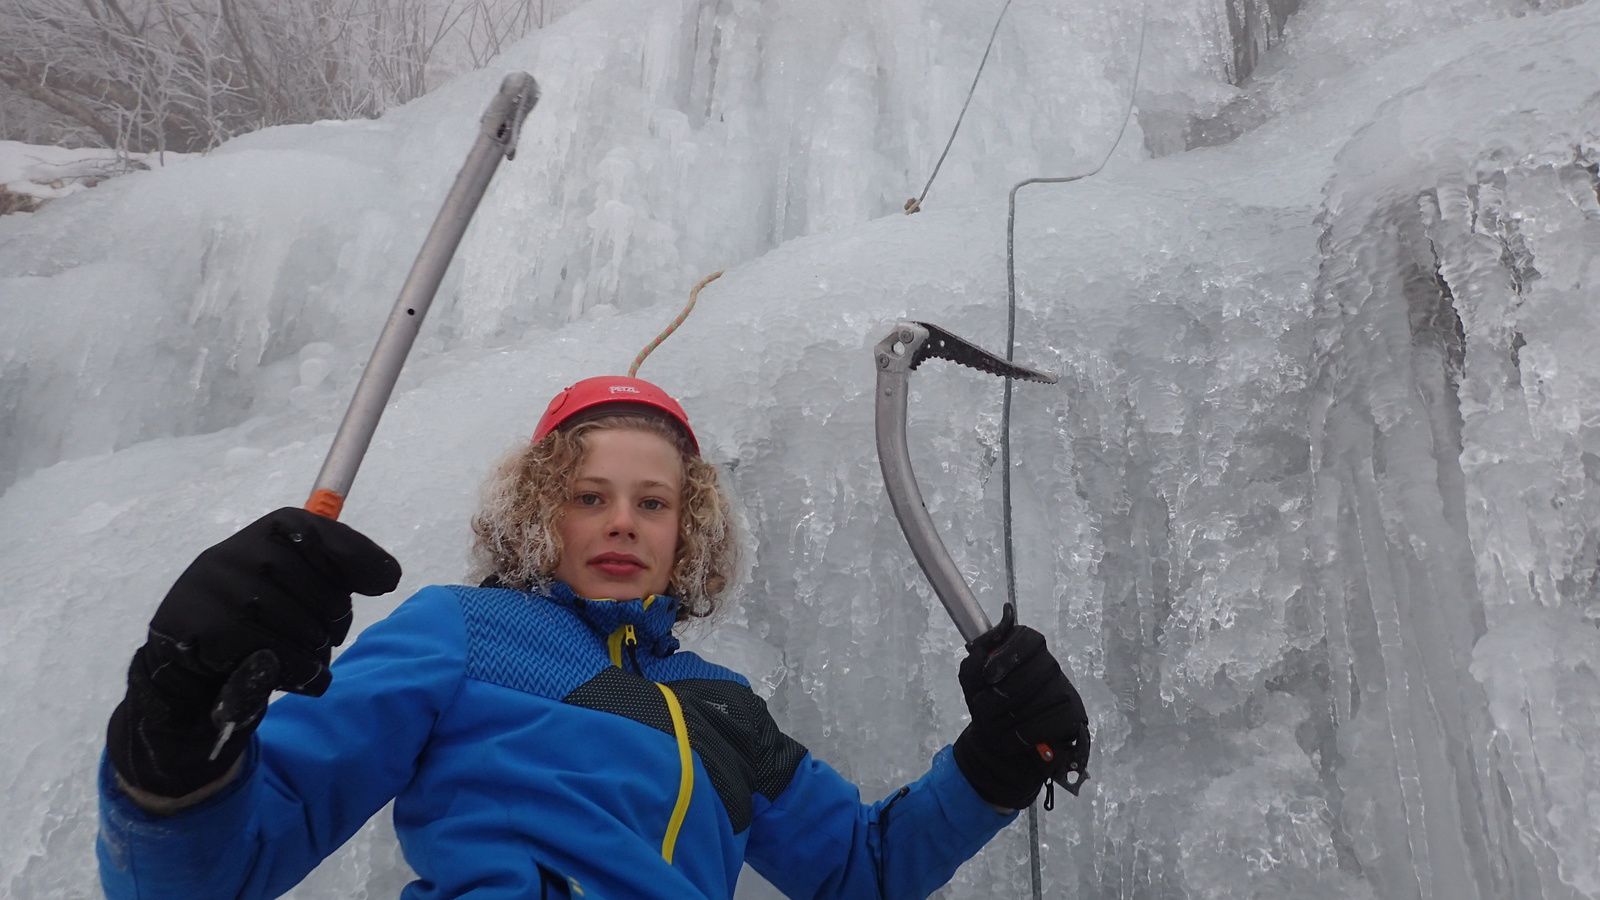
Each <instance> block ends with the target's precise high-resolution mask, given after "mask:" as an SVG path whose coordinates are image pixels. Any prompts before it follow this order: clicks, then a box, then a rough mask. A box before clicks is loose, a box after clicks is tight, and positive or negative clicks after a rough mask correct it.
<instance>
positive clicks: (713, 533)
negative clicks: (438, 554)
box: [469, 413, 739, 622]
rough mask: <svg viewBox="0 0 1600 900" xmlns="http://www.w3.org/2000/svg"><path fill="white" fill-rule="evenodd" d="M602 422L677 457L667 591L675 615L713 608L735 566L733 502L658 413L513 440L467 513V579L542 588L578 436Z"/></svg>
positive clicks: (554, 554) (555, 555)
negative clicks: (663, 444)
mask: <svg viewBox="0 0 1600 900" xmlns="http://www.w3.org/2000/svg"><path fill="white" fill-rule="evenodd" d="M603 428H626V429H631V430H634V431H643V432H647V433H649V434H656V435H660V436H661V437H663V438H665V439H667V440H668V441H669V442H671V443H672V445H673V446H675V447H677V448H678V452H679V454H680V456H681V457H682V459H683V497H682V500H681V505H680V506H679V509H680V510H681V515H680V517H679V524H678V551H677V557H676V559H674V560H673V565H672V575H671V578H670V580H669V581H668V585H667V592H668V593H670V594H672V595H673V596H674V597H677V598H678V601H679V606H678V621H680V622H683V621H687V620H689V619H691V618H705V617H707V616H710V615H711V614H713V613H715V612H716V611H717V608H718V606H719V605H720V603H721V602H722V599H723V595H724V593H725V592H726V591H727V589H728V588H729V586H730V585H731V584H732V582H733V576H734V570H735V567H736V566H737V565H738V547H739V541H738V535H737V534H736V533H735V529H734V526H733V522H734V518H733V511H732V507H731V506H730V505H729V503H728V498H727V496H726V495H725V494H724V493H723V491H722V487H721V485H720V484H719V483H718V481H717V470H716V468H715V467H713V466H712V465H711V464H710V463H708V462H706V461H705V460H704V459H701V458H700V456H699V455H698V454H697V453H695V452H694V449H693V448H692V447H691V446H690V444H689V442H688V440H687V438H686V436H685V435H684V433H683V432H682V431H681V430H680V429H678V428H677V427H675V426H674V425H672V424H670V423H668V422H667V421H666V420H664V419H662V418H660V417H659V416H652V415H638V414H629V413H623V414H619V415H606V416H601V417H599V418H594V419H590V420H588V421H585V422H581V423H579V424H577V425H574V426H572V427H570V428H564V429H557V430H556V431H553V432H551V433H550V434H549V435H547V436H546V437H545V438H544V440H542V441H539V442H538V443H535V444H530V445H524V446H519V447H516V448H515V449H513V450H512V451H511V452H509V453H507V454H506V455H505V456H504V457H502V458H501V460H500V462H499V463H498V464H497V465H496V466H495V468H494V471H493V472H492V473H490V475H489V478H488V480H487V481H486V482H485V484H484V488H483V503H482V505H481V506H480V507H479V509H478V512H477V514H476V515H474V516H473V517H472V533H473V542H472V563H471V571H470V573H469V574H470V577H471V578H472V580H473V581H476V582H482V581H485V580H488V579H494V580H495V581H497V582H499V583H500V584H502V585H505V586H507V587H512V588H517V589H520V590H535V591H536V590H543V589H545V588H547V587H548V586H549V585H550V582H551V581H552V579H553V578H554V575H553V573H554V572H555V569H556V565H557V563H559V562H560V560H561V551H562V547H561V535H560V533H559V532H558V531H557V530H556V522H557V521H558V520H559V519H560V518H561V515H562V513H563V510H565V509H566V505H567V501H568V500H569V499H570V498H571V496H572V483H573V480H574V479H575V478H576V477H577V473H578V469H579V467H580V466H581V465H582V463H583V460H584V457H585V455H586V454H587V453H588V448H587V446H586V444H585V442H584V436H585V435H587V434H589V433H591V432H594V431H599V430H600V429H603Z"/></svg>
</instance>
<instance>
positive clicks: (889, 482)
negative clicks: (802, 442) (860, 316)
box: [874, 322, 1056, 643]
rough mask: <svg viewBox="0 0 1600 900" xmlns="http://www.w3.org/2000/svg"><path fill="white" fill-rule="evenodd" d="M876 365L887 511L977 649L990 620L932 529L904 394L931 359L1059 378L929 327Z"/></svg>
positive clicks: (900, 331)
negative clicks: (913, 454)
mask: <svg viewBox="0 0 1600 900" xmlns="http://www.w3.org/2000/svg"><path fill="white" fill-rule="evenodd" d="M874 356H875V357H876V360H877V366H878V399H877V404H876V407H877V411H876V424H877V432H878V465H880V466H881V467H882V468H883V484H884V487H885V488H887V489H888V491H889V505H890V506H892V507H894V517H895V518H896V519H898V520H899V521H900V530H902V531H904V532H905V535H906V542H907V543H909V544H910V545H911V555H912V556H914V557H916V559H917V565H919V566H921V567H922V573H923V574H924V575H926V576H928V583H929V584H931V585H933V592H934V594H936V595H937V596H938V597H939V602H940V603H943V604H944V608H945V611H946V612H948V613H950V618H951V619H952V620H954V621H955V623H956V630H957V631H959V632H961V639H962V640H963V641H966V642H967V643H971V642H972V641H973V640H974V639H975V638H977V637H978V635H980V634H983V633H984V632H985V631H988V630H989V627H990V624H989V617H988V616H987V615H985V614H984V612H983V607H981V606H979V605H978V599H977V598H976V597H974V596H973V594H972V588H971V587H970V586H969V585H968V584H967V580H966V579H965V578H963V577H962V576H961V571H960V570H959V569H957V568H956V564H955V560H953V559H951V558H950V551H949V550H947V549H945V546H944V541H942V540H940V539H939V533H938V532H937V531H935V530H934V527H933V517H932V516H930V515H928V509H927V506H926V505H924V504H923V502H922V491H921V490H919V489H918V488H917V478H916V475H915V474H914V473H913V472H912V471H911V452H910V448H909V447H908V446H907V444H906V395H907V394H908V393H909V392H910V381H911V372H912V370H913V369H915V368H916V367H917V366H919V365H921V364H922V363H923V361H924V360H927V359H945V360H949V361H951V362H954V363H960V364H961V365H964V366H970V367H972V368H974V369H978V370H979V371H982V372H988V373H989V374H991V375H1000V376H1002V377H1007V378H1019V379H1023V380H1025V381H1041V382H1044V383H1046V384H1054V383H1055V381H1056V377H1055V376H1054V375H1051V374H1049V373H1047V372H1040V371H1037V370H1034V369H1029V368H1027V367H1025V366H1019V365H1016V364H1015V363H1011V362H1007V361H1006V360H1004V359H1001V358H1000V357H998V356H995V355H994V354H992V353H989V352H988V351H986V350H984V349H982V348H980V347H978V346H977V345H975V344H973V343H972V342H970V341H968V340H966V339H965V338H961V337H957V336H956V335H954V334H952V333H950V332H948V331H945V330H944V329H943V328H940V327H939V326H937V325H930V324H928V323H926V322H901V323H900V324H898V325H896V326H895V327H894V330H893V331H892V332H890V333H889V336H888V337H886V338H884V339H883V340H881V341H879V342H878V346H877V348H876V349H875V350H874Z"/></svg>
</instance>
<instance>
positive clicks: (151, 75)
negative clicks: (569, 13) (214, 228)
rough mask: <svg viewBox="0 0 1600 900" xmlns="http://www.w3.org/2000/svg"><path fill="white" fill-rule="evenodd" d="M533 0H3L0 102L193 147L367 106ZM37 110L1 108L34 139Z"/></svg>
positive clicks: (501, 34) (113, 135) (127, 137)
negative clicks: (446, 50)
mask: <svg viewBox="0 0 1600 900" xmlns="http://www.w3.org/2000/svg"><path fill="white" fill-rule="evenodd" d="M546 12H547V10H546V0H8V2H6V3H0V34H4V35H5V36H6V38H5V40H4V42H0V104H4V105H5V106H7V107H8V108H9V107H11V106H13V105H16V106H18V107H19V108H22V107H24V106H25V107H26V108H28V109H47V110H49V111H50V114H52V115H53V116H54V117H58V118H59V119H60V120H62V121H57V122H54V123H51V124H52V126H53V128H52V131H53V132H55V133H56V134H59V132H60V131H61V130H62V127H61V126H62V125H64V124H65V125H68V126H70V127H69V128H68V129H67V130H69V131H71V132H72V133H75V134H77V135H79V136H80V137H81V138H82V139H83V140H85V141H86V142H93V143H99V144H102V145H104V146H107V147H115V148H119V149H124V150H131V151H141V152H150V151H159V150H180V151H186V152H194V151H202V150H206V149H209V148H211V147H214V146H216V145H217V144H219V143H221V142H222V141H225V140H227V139H228V138H230V137H232V136H234V135H237V134H241V133H244V132H247V131H252V130H255V129H257V128H261V127H265V126H268V125H278V124H285V123H291V122H311V121H316V120H318V119H349V118H361V117H371V116H376V115H378V114H379V113H381V112H383V110H384V109H386V108H388V107H390V106H392V105H395V104H397V103H404V102H405V101H407V100H410V99H412V98H414V97H417V96H419V95H421V94H423V93H424V92H426V91H427V90H428V88H429V83H428V79H429V73H430V71H431V68H430V66H431V64H432V63H433V61H434V57H435V54H437V53H438V52H439V51H440V49H441V48H442V47H445V46H450V47H453V48H454V47H459V48H462V49H461V51H460V52H462V53H464V55H465V56H467V57H468V59H469V61H470V64H471V65H472V66H474V67H476V66H481V65H483V64H485V63H487V62H488V61H489V60H490V59H491V58H493V56H494V55H495V54H497V53H499V52H500V51H501V50H502V49H503V48H504V47H505V46H506V44H508V43H509V42H511V41H513V40H516V39H517V38H520V37H522V36H523V35H525V34H527V33H528V32H529V31H531V30H533V29H535V28H538V27H540V26H542V25H543V24H545V22H546V21H547V16H546ZM44 118H46V117H44V116H41V115H39V114H34V115H31V116H30V115H8V116H6V117H4V118H3V119H0V137H8V138H14V139H20V140H29V139H34V138H35V135H34V134H32V133H30V132H35V131H40V130H41V129H40V124H39V123H40V122H41V120H43V119H44Z"/></svg>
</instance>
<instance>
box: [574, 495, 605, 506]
mask: <svg viewBox="0 0 1600 900" xmlns="http://www.w3.org/2000/svg"><path fill="white" fill-rule="evenodd" d="M572 502H573V503H576V504H578V505H579V506H599V505H600V504H601V502H602V501H601V499H600V495H599V494H591V493H585V494H579V495H577V496H576V497H573V498H572Z"/></svg>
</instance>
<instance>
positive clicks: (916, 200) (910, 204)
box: [906, 0, 1011, 216]
mask: <svg viewBox="0 0 1600 900" xmlns="http://www.w3.org/2000/svg"><path fill="white" fill-rule="evenodd" d="M1010 8H1011V0H1006V5H1005V6H1002V7H1000V15H998V16H995V19H994V30H993V31H991V32H989V45H988V46H987V47H984V48H983V59H982V60H980V61H979V62H978V71H977V72H975V73H973V76H972V87H969V88H967V99H966V102H965V103H962V104H961V114H960V115H958V116H956V127H954V128H952V129H950V140H948V141H945V142H944V152H943V153H940V154H939V161H938V162H936V163H934V164H933V174H931V175H929V176H928V183H927V184H925V185H923V186H922V193H921V194H920V195H919V196H916V197H913V198H911V199H910V200H907V201H906V215H908V216H909V215H911V214H912V213H914V212H921V211H922V201H923V200H925V199H927V197H928V188H931V187H933V179H935V178H937V177H939V167H940V166H942V165H944V158H945V157H946V156H948V155H949V154H950V145H951V144H954V143H955V142H956V132H958V131H960V130H961V120H962V119H964V118H966V116H967V107H968V106H971V105H972V95H973V94H974V93H976V92H977V90H978V79H980V78H982V77H983V67H984V66H986V65H988V64H989V51H990V50H993V49H994V36H995V35H997V34H999V33H1000V23H1001V22H1002V21H1003V20H1004V19H1005V17H1006V10H1008V9H1010Z"/></svg>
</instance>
